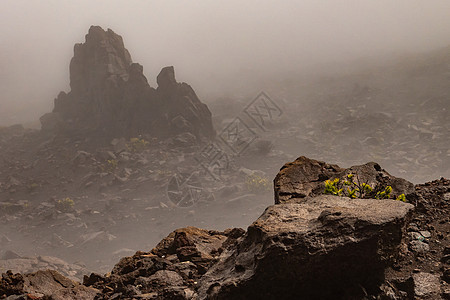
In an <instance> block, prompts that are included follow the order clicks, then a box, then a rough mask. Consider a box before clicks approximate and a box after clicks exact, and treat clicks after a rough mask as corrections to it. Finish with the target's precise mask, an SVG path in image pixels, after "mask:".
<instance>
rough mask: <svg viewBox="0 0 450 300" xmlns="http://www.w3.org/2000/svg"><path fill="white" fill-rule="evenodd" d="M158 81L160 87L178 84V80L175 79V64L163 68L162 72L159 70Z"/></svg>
mask: <svg viewBox="0 0 450 300" xmlns="http://www.w3.org/2000/svg"><path fill="white" fill-rule="evenodd" d="M156 82H157V83H158V87H160V88H165V87H168V86H172V85H174V84H176V83H177V81H176V80H175V70H174V68H173V66H170V67H165V68H163V69H162V70H161V72H159V75H158V77H157V78H156Z"/></svg>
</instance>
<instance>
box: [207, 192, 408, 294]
mask: <svg viewBox="0 0 450 300" xmlns="http://www.w3.org/2000/svg"><path fill="white" fill-rule="evenodd" d="M412 209H413V206H412V205H411V204H406V203H402V202H400V201H394V200H382V201H381V200H371V199H368V200H361V199H358V200H355V199H349V198H343V197H336V196H328V195H322V196H318V197H315V198H310V197H308V198H303V199H300V201H299V203H296V201H292V202H291V203H286V204H282V205H274V206H270V207H268V208H267V209H266V211H265V212H264V213H263V214H262V216H261V217H259V219H258V220H256V221H255V222H254V223H253V224H252V225H251V226H250V227H249V228H248V231H247V234H246V235H245V236H244V237H243V238H242V240H241V241H240V243H239V244H238V246H237V247H236V249H233V250H231V251H230V252H229V253H225V254H224V255H223V256H222V257H221V260H220V261H219V262H218V263H217V264H215V265H213V266H212V267H211V268H210V269H209V271H208V272H207V273H206V274H205V275H204V276H203V277H202V279H201V281H200V283H199V285H200V290H199V297H200V299H276V298H277V299H350V298H349V297H353V296H355V295H356V296H357V295H358V294H362V293H363V290H362V289H361V287H363V288H364V289H365V290H366V291H367V292H373V293H376V289H377V287H378V286H379V284H380V283H381V282H382V281H383V276H384V269H385V267H386V266H387V265H389V264H390V263H391V262H392V259H393V257H395V255H396V253H397V250H398V249H397V248H398V246H399V244H400V241H401V238H402V229H403V227H404V226H405V224H406V222H407V220H408V217H409V215H410V213H411V211H412ZM360 296H362V295H360Z"/></svg>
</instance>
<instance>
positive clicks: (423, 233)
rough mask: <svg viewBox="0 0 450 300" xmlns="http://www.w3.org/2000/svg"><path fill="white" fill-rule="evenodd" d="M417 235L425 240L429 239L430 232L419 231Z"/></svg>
mask: <svg viewBox="0 0 450 300" xmlns="http://www.w3.org/2000/svg"><path fill="white" fill-rule="evenodd" d="M419 233H420V234H421V235H422V236H423V237H424V238H426V239H429V238H431V232H429V231H419Z"/></svg>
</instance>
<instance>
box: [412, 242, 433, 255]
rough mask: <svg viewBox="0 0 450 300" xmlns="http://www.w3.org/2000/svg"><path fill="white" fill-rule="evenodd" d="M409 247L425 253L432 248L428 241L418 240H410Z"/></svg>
mask: <svg viewBox="0 0 450 300" xmlns="http://www.w3.org/2000/svg"><path fill="white" fill-rule="evenodd" d="M409 248H410V250H411V251H413V252H417V253H425V252H428V251H429V250H430V246H429V245H428V244H427V243H424V242H421V241H418V240H415V241H411V242H409Z"/></svg>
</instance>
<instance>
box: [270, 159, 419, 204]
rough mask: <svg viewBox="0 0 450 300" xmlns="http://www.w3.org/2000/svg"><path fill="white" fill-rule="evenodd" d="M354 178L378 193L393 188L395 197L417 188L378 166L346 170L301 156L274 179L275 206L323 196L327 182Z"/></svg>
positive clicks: (286, 165)
mask: <svg viewBox="0 0 450 300" xmlns="http://www.w3.org/2000/svg"><path fill="white" fill-rule="evenodd" d="M348 174H354V175H356V176H357V177H358V180H359V181H360V182H363V183H367V184H369V185H370V186H371V187H373V188H374V190H376V189H377V188H382V187H386V186H388V185H389V186H391V187H392V194H393V195H400V194H405V195H407V196H409V195H411V194H413V193H414V185H413V184H412V183H411V182H409V181H407V180H405V179H402V178H397V177H395V176H392V175H390V174H389V173H388V172H387V171H386V170H384V169H382V168H381V166H380V165H379V164H377V163H374V162H369V163H367V164H364V165H360V166H353V167H350V168H348V169H343V168H341V167H339V166H337V165H332V164H328V163H326V162H323V161H318V160H314V159H310V158H307V157H305V156H301V157H299V158H297V159H296V160H295V161H293V162H290V163H287V164H285V165H284V166H283V167H282V168H281V170H280V172H279V173H278V174H277V176H276V177H275V179H274V189H275V203H276V204H278V203H286V202H290V199H298V198H305V197H307V196H318V195H321V194H322V193H323V191H324V189H325V186H324V181H325V180H327V179H334V178H341V179H345V177H346V176H347V175H348Z"/></svg>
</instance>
